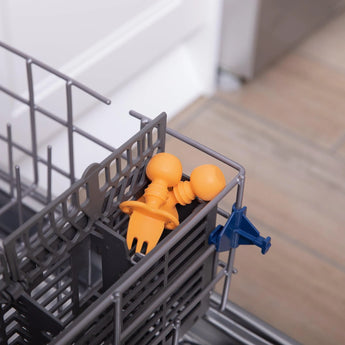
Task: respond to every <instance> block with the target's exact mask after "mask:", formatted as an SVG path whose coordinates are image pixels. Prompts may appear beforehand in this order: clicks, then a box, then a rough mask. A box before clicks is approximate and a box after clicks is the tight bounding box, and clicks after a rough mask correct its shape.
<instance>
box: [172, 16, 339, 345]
mask: <svg viewBox="0 0 345 345" xmlns="http://www.w3.org/2000/svg"><path fill="white" fill-rule="evenodd" d="M344 37H345V15H342V16H340V17H338V18H336V19H335V20H333V21H332V22H331V23H330V24H329V25H327V26H325V27H324V28H323V29H321V30H320V31H319V32H317V33H315V35H313V37H311V38H310V39H308V40H307V41H306V42H304V43H302V44H301V45H300V46H299V47H297V48H296V49H295V50H294V51H293V52H291V53H290V54H289V55H288V56H286V57H284V58H283V59H282V60H280V61H279V62H278V63H277V64H275V65H274V66H272V67H271V68H270V69H269V70H267V71H266V72H264V73H263V74H262V75H261V76H259V77H258V78H257V79H256V80H255V81H253V82H251V83H248V84H247V85H245V86H244V87H243V88H242V89H241V90H239V91H236V92H232V93H227V92H221V91H219V92H218V93H217V94H216V95H215V96H213V97H212V98H210V99H199V100H197V101H196V102H195V103H194V104H192V105H190V106H189V107H188V108H187V109H185V110H184V111H183V112H181V114H180V115H178V116H177V117H176V118H174V119H173V120H172V121H171V122H170V124H169V126H170V127H172V128H175V129H177V130H178V131H180V132H182V133H183V134H186V135H188V136H189V137H191V138H193V139H196V140H198V141H199V142H201V143H203V144H205V145H207V146H209V147H211V148H213V149H214V150H216V151H218V152H221V153H223V154H224V155H226V156H227V157H229V158H232V159H234V160H235V161H238V162H239V163H241V164H242V165H243V166H244V167H245V168H246V171H247V177H246V187H245V193H244V205H246V206H247V207H248V212H247V215H248V216H249V218H250V219H251V220H252V221H253V223H254V224H255V225H256V226H257V227H258V229H260V231H261V233H262V235H264V236H271V237H272V248H271V250H270V252H269V253H268V254H267V255H265V256H263V255H261V254H260V251H259V249H258V248H255V247H242V248H239V249H238V250H237V253H236V261H235V266H236V267H237V268H238V270H239V274H238V275H236V276H234V278H233V281H232V286H231V289H230V294H229V298H230V299H231V300H232V301H234V302H235V303H237V304H239V305H240V306H242V307H244V308H245V309H247V310H248V311H250V312H252V313H254V314H255V315H257V316H258V317H260V318H262V319H264V320H265V321H267V322H269V323H270V324H272V325H273V326H274V327H276V328H278V329H280V330H282V331H283V332H285V333H287V334H288V335H290V336H292V337H293V338H295V339H296V340H298V341H299V342H301V343H303V344H320V345H321V344H345V240H344V235H345V225H344V224H345V39H344ZM167 150H168V151H169V152H172V153H175V154H176V155H178V156H179V157H180V158H181V160H182V162H183V165H184V167H185V169H184V170H185V171H186V172H187V173H188V172H191V170H192V169H193V168H194V167H195V166H197V165H199V164H202V163H205V162H206V161H207V158H206V157H205V156H204V155H202V154H199V153H197V152H195V151H194V150H193V149H189V148H186V147H185V146H184V145H182V144H179V143H177V142H175V141H173V140H169V141H168V148H167ZM222 168H223V169H225V168H224V167H222ZM225 172H226V175H227V178H228V179H230V178H231V177H232V176H233V171H231V170H229V169H225ZM233 201H234V195H230V196H229V197H227V198H226V199H225V200H224V202H223V204H222V205H221V206H222V207H223V208H225V209H227V210H230V209H231V205H232V203H233Z"/></svg>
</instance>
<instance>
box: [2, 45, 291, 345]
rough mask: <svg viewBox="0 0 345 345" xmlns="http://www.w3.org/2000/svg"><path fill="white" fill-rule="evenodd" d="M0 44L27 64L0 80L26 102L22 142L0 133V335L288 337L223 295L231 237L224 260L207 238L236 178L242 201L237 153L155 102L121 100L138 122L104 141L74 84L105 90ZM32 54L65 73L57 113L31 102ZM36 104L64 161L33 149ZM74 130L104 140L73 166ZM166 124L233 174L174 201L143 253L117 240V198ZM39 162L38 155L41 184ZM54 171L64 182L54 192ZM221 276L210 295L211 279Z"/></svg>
mask: <svg viewBox="0 0 345 345" xmlns="http://www.w3.org/2000/svg"><path fill="white" fill-rule="evenodd" d="M0 49H2V50H3V51H4V52H5V53H6V54H10V55H15V56H17V57H19V58H20V59H21V60H22V61H23V64H24V65H25V71H26V80H27V88H28V98H25V97H23V96H22V95H21V94H19V93H17V92H14V91H12V90H11V89H10V88H9V87H7V86H4V85H0V91H1V92H2V93H3V94H4V95H6V96H7V97H9V98H11V99H13V100H14V101H15V102H19V103H21V104H23V105H24V106H26V107H28V110H29V112H28V113H29V120H30V130H29V135H30V143H31V145H30V147H27V146H23V145H22V144H20V143H19V142H16V140H15V138H13V135H12V130H11V124H8V125H7V128H6V135H3V134H1V135H0V139H1V141H2V142H4V143H5V146H6V148H7V168H4V169H2V170H1V171H0V179H1V190H0V196H1V205H0V238H1V239H0V244H1V246H0V303H1V304H0V305H1V309H0V344H11V345H12V344H28V343H29V344H117V345H119V344H126V345H144V344H152V345H154V344H157V345H165V344H173V345H177V344H201V345H204V344H205V345H207V344H216V345H217V344H225V343H234V344H242V343H245V344H296V342H295V341H294V340H292V339H290V338H289V337H287V336H285V335H284V334H282V333H280V332H279V331H277V330H275V329H273V328H272V327H270V326H269V325H267V324H265V323H264V322H262V321H261V320H259V319H256V318H255V317H254V316H252V315H250V314H249V313H247V312H245V311H244V310H242V309H241V308H239V307H238V306H235V305H233V304H231V302H229V301H228V294H229V288H230V283H231V278H232V274H233V272H234V258H235V250H236V249H235V248H236V246H232V247H230V248H229V255H228V260H227V262H222V261H221V260H220V259H219V256H218V252H217V248H216V246H215V245H214V244H209V237H210V234H211V233H212V232H213V231H214V229H215V227H216V218H217V215H220V216H222V217H224V218H226V219H227V218H229V217H231V215H230V214H229V213H228V212H226V211H224V210H222V209H220V208H219V207H218V204H219V202H220V201H221V200H222V199H223V198H224V197H225V196H226V195H227V194H228V193H229V192H230V191H232V190H236V197H235V200H234V207H235V209H241V208H242V199H243V192H244V180H245V170H244V168H243V167H242V166H241V165H240V164H238V163H236V162H234V161H232V160H231V159H229V158H227V157H225V156H223V155H221V154H219V153H217V152H215V151H213V150H211V149H210V148H208V147H206V146H204V145H202V144H200V143H198V142H196V141H194V140H192V139H191V138H188V137H185V136H183V135H182V134H180V133H178V132H176V131H174V130H171V129H169V128H167V126H166V114H165V113H162V114H160V115H159V116H157V117H156V118H155V119H153V120H152V119H150V118H148V117H146V116H144V115H141V114H139V113H137V112H135V111H130V115H131V116H133V117H135V118H137V119H138V121H139V125H140V128H139V130H138V132H137V133H136V134H135V135H133V136H132V137H131V138H130V139H129V140H128V141H127V142H125V143H124V144H123V145H121V146H120V147H119V148H114V147H112V146H111V145H109V144H107V143H105V142H103V141H102V140H100V139H98V138H96V137H94V136H92V135H90V134H89V133H87V132H86V131H84V130H82V129H81V128H78V127H77V126H76V125H75V124H74V121H73V105H74V103H73V91H74V89H79V90H80V91H82V92H84V93H86V94H88V95H90V97H93V98H95V99H96V100H98V101H101V102H103V103H105V104H109V103H110V101H109V100H108V99H107V98H105V97H103V96H101V95H99V94H98V93H96V92H95V91H93V90H91V89H89V88H88V87H86V86H84V85H82V84H81V83H79V82H77V81H76V80H74V79H72V78H69V77H68V76H66V75H64V74H63V73H60V72H59V71H57V70H55V69H53V68H51V67H49V66H47V65H46V64H44V63H42V62H40V61H38V60H36V59H34V58H32V57H31V56H28V55H26V54H24V53H22V52H21V51H18V50H17V49H14V48H12V47H10V46H9V45H7V44H5V43H2V42H0ZM33 66H35V67H38V68H40V69H43V70H45V71H46V72H48V73H51V74H53V75H54V76H55V77H57V78H59V79H61V80H62V81H63V83H64V88H65V98H66V100H65V101H66V107H67V119H66V120H64V119H62V118H61V117H60V116H59V114H56V113H53V112H51V111H49V110H48V109H46V108H44V107H42V106H40V105H38V104H37V103H36V102H35V91H34V90H35V88H34V82H35V80H34V76H33V72H32V71H33ZM37 116H44V117H47V118H49V119H50V120H52V121H55V122H56V123H57V124H58V125H59V126H61V128H62V129H64V130H66V132H67V141H68V143H67V144H68V162H69V167H68V169H67V170H66V169H64V168H62V167H59V166H58V165H56V164H54V163H53V154H52V149H53V148H52V147H51V146H48V147H47V156H46V157H42V156H40V155H39V154H38V140H37V125H36V121H37ZM76 133H77V134H78V135H81V136H83V137H84V138H85V139H86V140H89V141H91V142H92V143H93V144H94V145H96V146H100V147H102V148H104V149H106V150H108V151H109V155H108V156H107V157H106V158H105V159H104V160H103V161H101V162H100V163H92V164H90V165H89V167H88V168H87V169H86V170H85V172H84V173H83V175H82V176H81V177H80V178H77V177H76V174H75V153H74V152H75V150H74V135H75V134H76ZM167 136H172V137H174V138H175V139H177V140H179V141H182V142H184V143H185V144H186V145H189V146H192V147H194V148H196V149H197V150H200V151H202V152H203V153H205V154H206V155H208V156H210V157H212V158H213V159H216V160H217V161H219V162H220V163H222V164H226V165H227V166H228V167H229V168H231V169H233V170H234V171H235V177H234V178H232V179H231V180H230V181H228V183H227V185H226V187H225V188H224V189H223V190H222V191H221V192H220V193H219V194H218V195H217V196H216V197H215V198H214V199H213V200H211V201H210V202H207V203H205V202H202V201H200V200H196V201H194V202H192V204H191V205H189V206H185V207H181V208H179V217H180V221H181V222H180V225H179V226H178V228H177V229H176V230H174V231H171V232H169V233H168V232H167V233H165V234H164V236H163V238H162V239H161V241H160V243H159V244H158V245H157V246H156V247H155V248H154V249H153V250H152V251H151V252H150V253H149V254H147V255H145V256H137V255H135V254H134V252H133V250H130V251H128V249H127V246H126V243H125V236H126V231H127V226H128V216H127V215H126V214H123V213H122V212H121V211H120V209H119V204H120V203H121V202H122V201H124V200H128V199H132V198H137V197H138V196H140V195H141V194H142V193H143V190H144V189H145V187H146V186H147V184H148V180H147V178H146V175H145V168H146V165H147V163H148V161H149V160H150V158H151V157H152V156H153V155H154V154H156V153H158V152H163V151H165V143H166V137H167ZM14 150H16V151H19V152H20V153H21V154H22V155H24V156H26V157H27V158H28V159H30V160H31V165H32V171H33V173H32V176H33V180H32V181H28V180H27V179H23V178H22V176H21V175H22V172H21V170H20V167H19V165H16V162H15V159H14V155H13V152H14ZM3 157H4V155H3ZM90 163H91V162H90ZM39 165H42V166H44V167H45V174H46V180H47V183H46V187H45V188H42V187H40V174H41V172H40V170H39ZM1 166H6V164H4V165H1ZM53 172H54V173H56V174H60V175H61V176H63V177H64V178H66V179H68V180H69V182H70V187H69V188H68V189H67V190H65V191H64V192H63V193H61V194H60V195H58V196H56V197H54V196H53V194H52V185H53V183H54V179H53V178H52V176H53ZM185 178H188V176H185ZM33 204H35V205H36V206H35V207H33V206H32V205H33ZM37 205H39V207H37ZM244 244H248V243H244ZM221 281H222V282H223V285H222V286H223V288H222V294H221V296H219V295H217V294H215V293H214V292H213V290H214V287H215V285H216V284H217V283H219V282H221ZM206 329H210V330H211V331H210V332H208V334H213V336H212V338H211V339H209V340H207V336H205V335H203V336H202V332H205V330H206Z"/></svg>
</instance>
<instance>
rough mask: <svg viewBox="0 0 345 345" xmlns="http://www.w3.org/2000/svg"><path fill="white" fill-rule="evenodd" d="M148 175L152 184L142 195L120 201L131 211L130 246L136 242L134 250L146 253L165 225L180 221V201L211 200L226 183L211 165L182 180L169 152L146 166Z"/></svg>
mask: <svg viewBox="0 0 345 345" xmlns="http://www.w3.org/2000/svg"><path fill="white" fill-rule="evenodd" d="M146 174H147V176H148V177H149V178H150V180H152V183H151V184H150V185H149V186H148V187H147V188H146V190H145V194H144V195H143V197H141V198H140V199H139V200H138V201H133V200H130V201H125V202H123V203H121V204H120V208H121V210H122V211H123V212H125V213H128V214H130V220H129V224H128V230H127V246H128V248H129V249H131V248H132V246H133V244H135V245H136V249H135V251H136V252H141V253H143V254H145V252H146V253H148V252H149V251H151V250H152V249H153V248H154V247H155V246H156V244H157V243H158V241H159V238H160V237H161V234H162V232H163V229H164V228H167V229H170V230H172V229H174V228H175V227H176V226H177V225H178V224H179V221H178V213H177V210H176V204H177V203H179V204H181V205H186V204H189V203H191V202H192V200H194V198H195V197H196V196H198V197H199V198H201V199H203V200H205V201H209V200H211V199H213V198H214V197H215V196H216V195H217V194H218V193H219V192H220V191H221V190H222V189H223V188H224V187H225V184H226V182H225V177H224V175H223V173H222V171H221V170H220V169H219V168H218V167H217V166H215V165H211V164H206V165H201V166H199V167H197V168H195V169H194V170H193V171H192V174H191V177H190V181H180V179H181V177H182V166H181V163H180V161H179V160H178V158H176V157H175V156H173V155H171V154H168V153H159V154H157V155H156V156H154V157H153V158H152V159H151V160H150V162H149V163H148V165H147V169H146ZM171 187H173V188H171Z"/></svg>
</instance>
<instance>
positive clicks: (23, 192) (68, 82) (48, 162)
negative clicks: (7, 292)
mask: <svg viewBox="0 0 345 345" xmlns="http://www.w3.org/2000/svg"><path fill="white" fill-rule="evenodd" d="M0 48H2V49H3V50H4V51H5V52H6V53H8V54H12V55H15V56H18V57H20V58H22V59H23V62H24V63H25V66H26V79H27V87H28V94H29V98H28V99H26V98H24V97H23V96H22V95H20V94H18V93H16V92H13V91H12V90H10V89H9V88H7V87H5V86H4V85H1V84H0V92H3V93H4V94H6V95H8V96H9V97H11V98H12V99H14V100H16V101H18V102H19V103H21V104H24V105H26V106H27V107H28V108H29V116H30V130H29V131H28V133H30V135H31V147H30V148H27V147H24V146H23V145H20V144H19V143H17V142H15V141H14V139H13V137H12V128H11V124H8V125H7V134H6V135H2V134H0V140H2V141H4V142H5V143H6V144H7V148H8V149H7V155H8V171H0V177H1V178H2V179H3V180H4V181H5V182H6V183H8V185H9V201H8V203H6V204H5V205H3V206H2V207H1V208H0V216H1V215H3V214H4V213H5V212H7V211H8V210H9V209H10V208H13V207H17V214H18V219H19V225H21V224H22V223H23V221H24V219H23V199H24V198H25V197H26V196H30V197H32V198H34V199H35V200H37V201H38V202H39V203H41V204H43V205H47V204H49V203H50V201H51V200H52V183H53V181H52V172H53V171H55V172H57V173H58V174H60V175H62V176H64V177H66V178H68V179H69V180H70V183H71V184H73V183H74V182H75V180H76V176H75V157H74V143H73V136H74V133H77V134H79V135H81V136H82V137H84V138H86V139H88V140H90V141H91V142H93V143H95V144H96V145H99V146H101V147H103V148H105V149H107V150H109V151H110V152H112V151H113V150H114V148H113V147H112V146H110V145H108V144H106V143H104V142H102V141H101V140H99V139H98V138H96V137H94V136H92V135H90V134H89V133H87V132H85V131H84V130H82V129H81V128H78V127H77V126H75V125H74V123H73V88H77V89H79V90H81V91H83V92H84V93H86V94H88V95H90V96H92V97H93V98H95V99H97V100H99V101H101V102H103V103H105V104H110V100H109V99H107V98H106V97H103V96H102V95H100V94H99V93H97V92H95V91H93V90H91V89H90V88H88V87H87V86H85V85H83V84H82V83H79V82H78V81H76V80H74V79H72V78H70V77H68V76H67V75H65V74H63V73H61V72H59V71H57V70H56V69H54V68H52V67H50V66H48V65H46V64H45V63H43V62H41V61H39V60H37V59H35V58H33V57H31V56H29V55H27V54H25V53H23V52H21V51H19V50H17V49H15V48H13V47H11V46H9V45H8V44H6V43H4V42H1V41H0ZM33 66H38V67H39V68H41V69H43V70H45V71H46V72H48V73H50V74H52V75H55V76H56V77H57V78H59V79H60V80H62V81H64V83H65V93H66V104H67V120H63V119H61V118H60V117H58V116H57V115H56V114H54V113H52V112H51V111H49V110H47V109H45V108H43V107H41V106H39V105H38V104H36V103H35V91H34V76H33ZM37 113H40V114H41V115H43V116H45V117H47V118H49V119H51V120H53V121H55V122H56V123H58V124H59V125H61V126H62V127H64V128H66V129H67V134H68V160H69V171H65V170H64V169H61V168H60V167H58V166H56V165H54V164H53V163H52V147H51V146H48V147H47V157H46V158H43V157H41V156H40V155H39V154H38V142H37V124H36V120H37V116H36V115H37ZM14 149H16V150H18V151H20V152H22V153H23V154H24V155H25V156H28V157H30V159H32V167H33V181H32V183H29V184H26V183H24V182H23V181H22V179H21V174H20V168H19V167H18V166H15V167H14V160H13V151H14ZM39 163H41V164H43V165H45V166H46V167H47V187H46V193H45V194H43V192H42V191H38V188H37V187H38V184H39V170H38V165H39ZM16 205H17V206H16ZM13 230H14V229H13Z"/></svg>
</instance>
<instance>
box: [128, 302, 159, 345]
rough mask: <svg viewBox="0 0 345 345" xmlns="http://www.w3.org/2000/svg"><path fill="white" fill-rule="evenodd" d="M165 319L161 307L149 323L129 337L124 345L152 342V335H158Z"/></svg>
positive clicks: (152, 315)
mask: <svg viewBox="0 0 345 345" xmlns="http://www.w3.org/2000/svg"><path fill="white" fill-rule="evenodd" d="M164 319H165V317H164V312H163V307H162V306H161V307H160V308H158V309H157V310H155V311H154V312H153V313H152V314H151V316H150V317H149V318H148V319H147V321H146V322H145V323H144V324H143V325H142V326H141V327H140V328H139V329H138V330H137V331H136V332H135V333H133V335H131V336H129V337H128V338H127V339H126V340H125V342H124V343H125V344H128V345H136V344H138V343H139V344H146V343H148V342H147V340H151V338H152V334H156V333H157V332H160V331H161V330H162V326H164ZM147 338H149V339H147Z"/></svg>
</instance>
